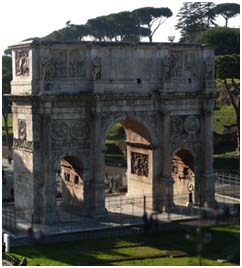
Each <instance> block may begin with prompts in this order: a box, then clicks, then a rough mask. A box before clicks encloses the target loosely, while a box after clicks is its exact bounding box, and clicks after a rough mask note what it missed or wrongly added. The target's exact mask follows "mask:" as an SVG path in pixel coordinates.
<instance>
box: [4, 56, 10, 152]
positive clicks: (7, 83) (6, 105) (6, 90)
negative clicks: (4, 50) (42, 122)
mask: <svg viewBox="0 0 242 268" xmlns="http://www.w3.org/2000/svg"><path fill="white" fill-rule="evenodd" d="M11 80H12V57H11V56H7V55H4V56H2V94H3V95H2V115H3V119H4V125H5V131H6V143H7V145H8V150H9V151H10V150H11V143H10V136H9V132H8V129H9V127H8V115H9V114H10V113H11V112H12V111H11V101H10V99H9V96H7V95H5V94H4V93H10V90H11V86H10V82H11Z"/></svg>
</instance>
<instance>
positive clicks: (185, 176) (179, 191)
mask: <svg viewBox="0 0 242 268" xmlns="http://www.w3.org/2000/svg"><path fill="white" fill-rule="evenodd" d="M171 161H172V178H173V180H174V184H173V199H174V204H177V205H188V204H189V202H191V201H192V202H193V203H194V201H195V194H197V193H196V190H195V189H196V188H197V187H196V183H197V181H196V174H197V170H196V157H195V154H194V152H193V150H191V149H190V148H189V147H184V146H182V147H179V148H177V149H176V150H174V151H173V153H172V160H171ZM189 192H191V193H192V196H191V197H190V199H189Z"/></svg>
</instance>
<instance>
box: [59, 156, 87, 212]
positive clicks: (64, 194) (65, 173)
mask: <svg viewBox="0 0 242 268" xmlns="http://www.w3.org/2000/svg"><path fill="white" fill-rule="evenodd" d="M56 191H57V192H56V200H57V206H58V207H59V208H61V209H63V210H66V211H68V212H77V213H78V214H80V213H81V212H82V210H83V206H84V183H83V165H82V162H81V160H80V159H79V158H78V157H75V156H66V157H63V158H62V159H61V160H60V161H59V163H58V169H57V174H56Z"/></svg>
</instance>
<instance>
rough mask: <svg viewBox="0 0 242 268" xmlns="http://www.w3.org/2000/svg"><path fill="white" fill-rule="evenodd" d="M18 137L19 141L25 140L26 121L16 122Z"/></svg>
mask: <svg viewBox="0 0 242 268" xmlns="http://www.w3.org/2000/svg"><path fill="white" fill-rule="evenodd" d="M18 137H19V139H20V140H26V137H27V126H26V120H24V119H19V120H18Z"/></svg>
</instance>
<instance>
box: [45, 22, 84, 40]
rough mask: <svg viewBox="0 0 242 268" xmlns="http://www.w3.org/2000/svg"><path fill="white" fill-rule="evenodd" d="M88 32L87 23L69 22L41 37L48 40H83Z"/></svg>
mask: <svg viewBox="0 0 242 268" xmlns="http://www.w3.org/2000/svg"><path fill="white" fill-rule="evenodd" d="M88 34H89V30H88V27H87V26H86V25H82V24H81V25H75V24H68V25H67V26H66V27H65V28H62V29H60V30H57V31H54V32H52V33H50V34H48V35H46V36H45V37H43V38H40V39H42V40H48V41H71V40H82V39H83V37H85V36H87V35H88Z"/></svg>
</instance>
